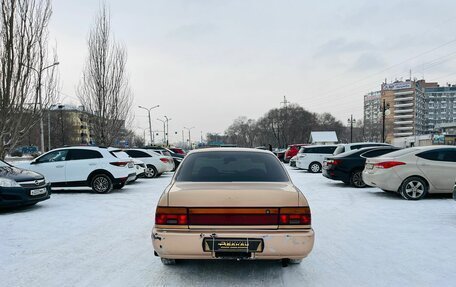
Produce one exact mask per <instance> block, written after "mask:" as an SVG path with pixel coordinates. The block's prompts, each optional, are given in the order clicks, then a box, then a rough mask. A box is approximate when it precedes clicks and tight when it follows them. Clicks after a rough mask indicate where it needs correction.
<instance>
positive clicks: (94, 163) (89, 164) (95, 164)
mask: <svg viewBox="0 0 456 287" xmlns="http://www.w3.org/2000/svg"><path fill="white" fill-rule="evenodd" d="M89 165H92V166H93V165H97V164H96V163H89Z"/></svg>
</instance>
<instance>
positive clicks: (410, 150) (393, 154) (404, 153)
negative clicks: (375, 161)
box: [379, 148, 418, 157]
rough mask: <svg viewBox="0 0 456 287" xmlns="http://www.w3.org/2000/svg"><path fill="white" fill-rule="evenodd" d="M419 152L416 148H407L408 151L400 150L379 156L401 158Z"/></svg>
mask: <svg viewBox="0 0 456 287" xmlns="http://www.w3.org/2000/svg"><path fill="white" fill-rule="evenodd" d="M417 150H418V149H416V148H406V149H401V150H398V151H393V152H390V153H387V154H384V155H382V156H379V157H399V156H403V155H406V154H408V153H411V152H414V151H417Z"/></svg>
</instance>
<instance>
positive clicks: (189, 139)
mask: <svg viewBox="0 0 456 287" xmlns="http://www.w3.org/2000/svg"><path fill="white" fill-rule="evenodd" d="M194 128H195V127H191V128H186V127H184V129H186V130H188V149H192V137H191V134H190V131H191V130H192V129H194Z"/></svg>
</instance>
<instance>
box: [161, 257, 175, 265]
mask: <svg viewBox="0 0 456 287" xmlns="http://www.w3.org/2000/svg"><path fill="white" fill-rule="evenodd" d="M160 259H161V262H162V263H163V265H176V259H167V258H160Z"/></svg>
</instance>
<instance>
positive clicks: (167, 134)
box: [165, 116, 172, 146]
mask: <svg viewBox="0 0 456 287" xmlns="http://www.w3.org/2000/svg"><path fill="white" fill-rule="evenodd" d="M165 119H166V146H169V121H170V120H172V119H170V118H168V117H167V116H165Z"/></svg>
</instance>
